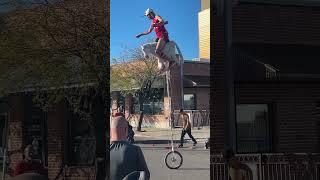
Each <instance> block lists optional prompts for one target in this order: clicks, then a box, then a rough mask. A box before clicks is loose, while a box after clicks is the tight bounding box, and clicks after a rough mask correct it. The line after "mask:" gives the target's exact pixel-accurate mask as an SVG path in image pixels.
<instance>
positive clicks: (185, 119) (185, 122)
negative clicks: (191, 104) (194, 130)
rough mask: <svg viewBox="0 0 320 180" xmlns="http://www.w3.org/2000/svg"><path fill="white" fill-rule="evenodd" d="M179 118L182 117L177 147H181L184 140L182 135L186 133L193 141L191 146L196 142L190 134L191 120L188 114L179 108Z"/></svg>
mask: <svg viewBox="0 0 320 180" xmlns="http://www.w3.org/2000/svg"><path fill="white" fill-rule="evenodd" d="M180 119H182V132H181V138H180V145H179V147H183V141H184V136H185V135H186V134H188V136H189V137H190V138H191V140H192V141H193V146H195V145H196V144H197V141H196V140H195V138H194V137H193V136H192V134H191V122H190V120H189V116H188V114H187V113H185V112H184V111H183V109H180Z"/></svg>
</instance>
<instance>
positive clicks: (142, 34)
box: [136, 24, 154, 38]
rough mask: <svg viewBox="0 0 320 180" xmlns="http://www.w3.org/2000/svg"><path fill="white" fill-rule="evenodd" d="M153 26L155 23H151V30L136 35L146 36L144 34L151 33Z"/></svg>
mask: <svg viewBox="0 0 320 180" xmlns="http://www.w3.org/2000/svg"><path fill="white" fill-rule="evenodd" d="M153 27H154V26H153V24H151V26H150V28H149V30H148V31H147V32H144V33H141V34H139V35H137V36H136V37H137V38H139V37H140V36H144V35H147V34H150V33H151V32H152V30H153Z"/></svg>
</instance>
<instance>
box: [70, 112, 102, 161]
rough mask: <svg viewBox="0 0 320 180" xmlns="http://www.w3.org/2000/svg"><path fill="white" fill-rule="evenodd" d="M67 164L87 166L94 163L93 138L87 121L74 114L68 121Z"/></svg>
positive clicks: (94, 146)
mask: <svg viewBox="0 0 320 180" xmlns="http://www.w3.org/2000/svg"><path fill="white" fill-rule="evenodd" d="M69 142H70V143H69V149H68V151H69V158H68V159H69V165H75V166H79V165H80V166H87V165H92V164H93V163H94V157H95V148H96V145H95V138H94V132H93V130H92V128H91V127H90V126H89V121H88V120H84V119H80V117H79V116H78V115H76V114H72V115H71V119H70V121H69Z"/></svg>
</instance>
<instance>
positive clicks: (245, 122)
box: [236, 104, 271, 153]
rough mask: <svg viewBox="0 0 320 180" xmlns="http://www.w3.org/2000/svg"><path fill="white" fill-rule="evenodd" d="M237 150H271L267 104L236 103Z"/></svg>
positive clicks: (240, 151)
mask: <svg viewBox="0 0 320 180" xmlns="http://www.w3.org/2000/svg"><path fill="white" fill-rule="evenodd" d="M236 113H237V114H236V118H237V121H236V123H237V124H236V127H237V152H238V153H255V152H269V151H271V135H270V134H271V133H270V119H269V106H268V105H267V104H238V105H237V109H236Z"/></svg>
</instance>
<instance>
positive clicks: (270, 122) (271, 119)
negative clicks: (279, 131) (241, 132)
mask: <svg viewBox="0 0 320 180" xmlns="http://www.w3.org/2000/svg"><path fill="white" fill-rule="evenodd" d="M238 105H267V108H268V113H267V115H268V120H267V122H268V126H269V127H268V128H269V129H268V134H269V137H268V143H269V148H268V149H269V150H267V151H255V152H239V151H238V121H237V106H238ZM274 108H275V104H274V103H272V102H263V101H262V102H241V103H236V106H235V136H236V137H235V140H236V143H235V145H236V147H235V150H236V152H237V153H241V154H249V153H271V152H273V151H274V147H275V145H274V142H275V137H277V135H276V134H274V133H275V132H276V131H275V130H274V129H275V126H274V125H275V124H274V121H275V114H274V113H275V109H274Z"/></svg>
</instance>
